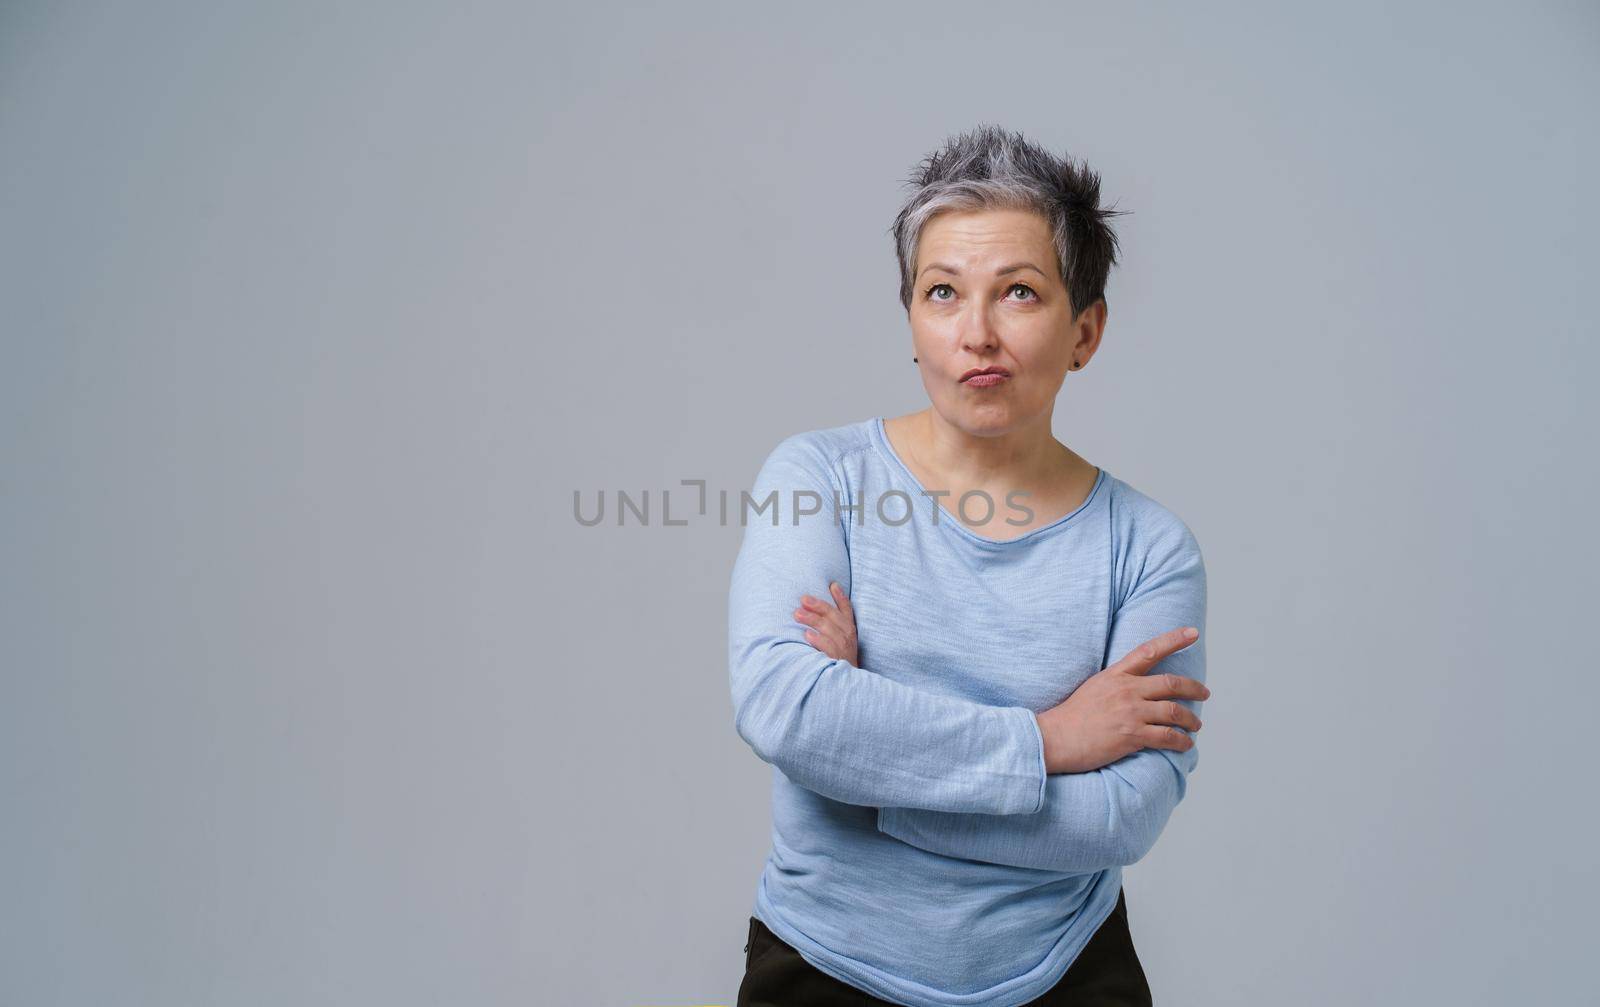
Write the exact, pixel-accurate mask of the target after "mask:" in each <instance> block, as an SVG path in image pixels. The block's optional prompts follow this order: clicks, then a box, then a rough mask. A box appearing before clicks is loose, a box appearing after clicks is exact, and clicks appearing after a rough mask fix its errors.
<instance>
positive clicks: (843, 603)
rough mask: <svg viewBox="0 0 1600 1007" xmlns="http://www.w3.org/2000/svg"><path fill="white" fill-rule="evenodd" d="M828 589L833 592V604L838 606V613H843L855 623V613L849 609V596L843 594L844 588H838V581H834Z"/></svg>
mask: <svg viewBox="0 0 1600 1007" xmlns="http://www.w3.org/2000/svg"><path fill="white" fill-rule="evenodd" d="M828 589H829V590H830V591H832V592H833V603H834V604H835V605H838V606H839V611H841V612H843V613H844V614H845V616H846V618H848V619H849V620H850V621H851V622H855V621H856V612H855V609H853V608H851V607H850V596H849V595H847V594H845V593H844V588H842V587H840V586H839V582H838V581H834V582H833V583H832V584H830V585H828Z"/></svg>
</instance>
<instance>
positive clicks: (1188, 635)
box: [1183, 626, 1200, 640]
mask: <svg viewBox="0 0 1600 1007" xmlns="http://www.w3.org/2000/svg"><path fill="white" fill-rule="evenodd" d="M1199 635H1200V631H1199V630H1198V629H1195V628H1194V627H1193V626H1190V627H1189V628H1188V629H1186V630H1184V631H1183V638H1184V639H1185V640H1193V639H1194V638H1195V637H1197V636H1199Z"/></svg>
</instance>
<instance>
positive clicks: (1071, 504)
mask: <svg viewBox="0 0 1600 1007" xmlns="http://www.w3.org/2000/svg"><path fill="white" fill-rule="evenodd" d="M912 185H913V187H914V190H915V191H914V192H913V193H912V195H911V197H910V199H909V200H908V202H907V204H906V205H905V207H904V208H903V209H902V210H901V212H900V214H899V216H898V218H897V219H896V222H895V227H894V233H895V239H896V248H897V252H898V255H899V259H900V268H901V285H900V297H901V301H902V303H903V304H904V305H905V307H906V311H907V317H908V320H909V322H910V326H911V336H912V344H913V348H914V356H913V360H914V361H915V362H916V363H917V365H918V367H919V369H920V371H921V375H922V383H923V387H924V388H925V389H926V390H927V392H928V397H929V400H930V405H929V407H928V408H926V409H923V410H921V411H919V412H915V413H911V414H908V415H905V416H898V417H894V418H892V419H886V418H883V417H873V418H872V419H869V420H865V421H862V422H858V423H852V424H848V425H846V426H840V427H833V428H827V429H820V430H813V431H808V432H805V433H800V434H795V435H793V436H791V437H788V438H786V439H785V440H784V441H783V442H782V443H780V444H779V445H778V446H777V447H776V448H775V449H774V450H773V451H772V453H771V454H770V455H769V456H768V457H767V459H766V461H765V463H764V464H763V466H762V468H761V471H760V473H759V474H758V476H757V477H756V483H755V487H754V490H753V492H752V493H751V496H750V498H749V501H750V505H751V506H754V507H755V508H756V509H755V511H754V514H755V516H754V518H753V519H751V518H750V517H749V513H750V510H749V507H747V506H744V505H743V504H742V512H741V521H742V522H745V523H746V530H745V533H744V540H743V543H742V544H741V546H740V550H739V555H738V559H737V560H736V562H735V564H734V569H733V576H732V584H731V590H730V595H729V671H730V680H731V685H732V694H733V702H734V711H735V724H736V727H737V730H738V732H739V734H740V736H741V737H742V738H744V739H745V741H746V742H748V743H749V744H750V745H751V747H752V748H753V749H754V750H755V752H756V753H757V754H758V755H759V756H760V757H761V758H762V759H764V760H765V761H767V762H769V763H771V764H772V765H773V767H774V768H775V770H777V771H776V772H774V773H773V801H772V813H773V828H772V848H771V852H770V853H769V855H768V857H767V860H766V863H765V864H764V866H763V870H762V874H761V877H760V880H759V884H758V886H757V891H756V898H755V902H754V905H753V915H752V916H751V918H750V929H749V938H750V939H749V941H748V942H747V944H746V961H745V976H744V981H743V983H742V984H741V986H740V989H739V995H738V1003H739V1004H741V1005H756V1004H762V1005H775V1004H811V1005H815V1004H881V1003H885V1002H887V1003H894V1004H908V1005H914V1007H949V1005H957V1004H960V1005H976V1004H985V1005H995V1007H1013V1005H1019V1004H1030V1003H1031V1004H1074V1005H1081V1004H1148V1003H1150V990H1149V986H1148V985H1147V984H1146V982H1145V977H1144V972H1143V969H1142V968H1141V966H1140V964H1139V960H1138V957H1137V955H1136V954H1135V953H1134V948H1133V944H1132V940H1131V939H1130V937H1129V930H1128V922H1127V915H1126V907H1125V901H1124V898H1123V894H1122V868H1123V867H1125V866H1127V865H1129V864H1132V863H1134V862H1136V861H1138V860H1139V859H1140V858H1141V857H1143V856H1144V855H1145V853H1146V852H1147V851H1148V850H1149V849H1150V847H1151V845H1152V844H1153V843H1154V842H1155V840H1156V837H1157V836H1158V835H1159V834H1160V832H1161V830H1162V828H1163V827H1164V826H1165V824H1166V822H1167V819H1168V817H1169V816H1170V815H1171V813H1172V810H1173V808H1174V807H1175V806H1176V805H1177V804H1178V802H1179V801H1180V800H1181V799H1182V797H1183V795H1184V790H1185V786H1186V780H1187V777H1188V774H1189V773H1190V772H1191V771H1192V770H1193V769H1194V767H1195V763H1196V760H1197V758H1198V753H1197V752H1196V750H1195V748H1194V737H1193V734H1192V732H1195V731H1198V730H1199V729H1200V719H1199V717H1198V716H1197V715H1196V713H1197V711H1198V709H1199V703H1200V701H1201V700H1203V699H1205V698H1206V697H1207V696H1209V695H1210V693H1209V692H1208V691H1207V689H1206V687H1205V685H1204V684H1203V683H1204V679H1205V658H1204V650H1203V646H1202V643H1201V642H1200V641H1199V640H1198V639H1196V638H1197V637H1198V636H1199V633H1200V631H1201V630H1203V628H1204V622H1205V598H1206V591H1205V568H1204V565H1203V563H1202V560H1201V556H1200V551H1199V547H1198V545H1197V543H1196V542H1195V538H1194V536H1193V534H1191V532H1190V530H1189V528H1188V527H1187V526H1186V525H1185V524H1184V523H1183V522H1182V521H1181V520H1180V519H1178V518H1177V517H1176V516H1175V515H1174V514H1173V513H1172V512H1170V511H1168V510H1167V509H1165V508H1164V507H1163V506H1161V505H1160V504H1158V503H1156V502H1155V501H1154V500H1153V499H1151V498H1150V497H1148V496H1145V495H1144V494H1142V493H1140V492H1139V491H1137V490H1135V489H1133V488H1132V487H1131V486H1129V485H1128V484H1126V483H1124V482H1122V481H1121V480H1120V479H1117V478H1116V477H1115V476H1113V475H1111V474H1110V473H1109V472H1107V471H1105V470H1104V469H1102V468H1099V467H1097V466H1095V465H1093V464H1091V463H1090V462H1088V461H1086V460H1085V459H1084V458H1082V457H1081V456H1079V455H1078V454H1076V453H1075V452H1073V451H1072V450H1071V449H1070V448H1068V447H1067V446H1066V445H1064V444H1062V443H1060V442H1059V441H1057V440H1056V439H1055V438H1054V436H1053V435H1052V432H1051V413H1052V410H1053V408H1054V404H1055V398H1056V394H1057V392H1058V390H1059V389H1060V387H1061V384H1062V381H1063V380H1064V378H1065V376H1066V374H1067V373H1068V372H1069V371H1077V370H1081V369H1082V367H1083V366H1084V365H1085V364H1087V363H1088V361H1089V360H1090V358H1091V357H1092V356H1093V355H1094V352H1095V350H1096V348H1097V347H1098V346H1099V343H1100V336H1101V333H1102V332H1103V330H1104V327H1105V319H1106V310H1107V309H1106V303H1105V298H1104V286H1105V280H1106V276H1107V274H1108V272H1109V271H1110V268H1111V266H1112V265H1113V264H1114V263H1115V261H1116V252H1117V245H1116V237H1115V235H1114V234H1113V232H1112V231H1111V229H1110V227H1109V225H1108V223H1107V221H1108V219H1109V218H1110V216H1112V215H1113V213H1114V211H1108V210H1102V209H1101V208H1100V207H1099V179H1098V177H1097V176H1096V175H1095V174H1094V173H1093V172H1091V171H1090V170H1089V169H1088V167H1087V166H1080V165H1075V164H1074V163H1073V162H1072V161H1071V159H1070V158H1068V159H1057V158H1056V157H1054V156H1053V155H1051V154H1050V153H1048V152H1047V151H1045V150H1043V149H1041V148H1039V147H1038V146H1035V145H1034V144H1032V143H1029V142H1028V141H1026V140H1025V139H1023V138H1022V137H1021V136H1019V135H1016V134H1012V133H1007V132H1005V131H1003V130H1000V129H997V128H994V127H987V126H985V127H979V128H978V129H976V130H973V131H971V132H969V133H966V134H964V135H961V136H958V137H956V138H954V139H952V140H951V141H950V142H949V143H948V144H947V145H946V146H945V147H944V148H943V149H942V150H941V151H939V152H937V153H935V154H934V155H933V156H931V157H929V158H928V159H927V160H926V161H925V162H924V163H923V165H922V166H920V168H919V170H918V173H917V175H916V176H915V178H914V179H913V181H912ZM774 504H775V505H776V506H775V507H774V506H773V505H774ZM768 507H771V508H772V509H771V511H770V514H769V513H768V510H767V508H768Z"/></svg>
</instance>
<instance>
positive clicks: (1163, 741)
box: [1139, 724, 1194, 752]
mask: <svg viewBox="0 0 1600 1007" xmlns="http://www.w3.org/2000/svg"><path fill="white" fill-rule="evenodd" d="M1139 736H1140V738H1141V739H1142V740H1143V741H1144V745H1145V747H1146V748H1165V749H1168V750H1170V751H1173V752H1187V751H1188V750H1189V749H1191V748H1193V747H1194V739H1193V738H1191V737H1189V735H1187V734H1184V733H1183V732H1182V731H1180V730H1178V729H1177V728H1176V727H1157V726H1156V725H1154V724H1152V725H1149V726H1147V727H1145V728H1143V729H1142V730H1140V732H1139Z"/></svg>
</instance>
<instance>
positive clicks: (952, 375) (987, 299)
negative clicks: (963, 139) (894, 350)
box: [909, 210, 1105, 435]
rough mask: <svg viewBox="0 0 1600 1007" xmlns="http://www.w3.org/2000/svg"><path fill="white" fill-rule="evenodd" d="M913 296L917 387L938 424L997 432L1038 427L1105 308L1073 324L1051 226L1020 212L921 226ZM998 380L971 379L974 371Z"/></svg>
mask: <svg viewBox="0 0 1600 1007" xmlns="http://www.w3.org/2000/svg"><path fill="white" fill-rule="evenodd" d="M911 289H912V294H911V310H910V315H909V318H910V322H911V339H912V343H913V346H914V347H915V351H916V352H915V355H916V357H917V361H918V366H919V367H920V368H921V371H922V383H923V386H924V387H925V388H926V389H927V391H928V397H929V399H930V400H932V403H933V408H934V410H935V411H936V412H938V413H939V415H940V416H941V417H943V418H944V420H945V421H947V422H949V423H950V424H952V425H954V426H956V427H959V428H961V429H963V430H966V431H967V432H969V433H975V434H990V435H994V434H1001V433H1005V432H1007V431H1009V430H1012V429H1015V428H1017V427H1019V426H1022V425H1025V424H1031V423H1034V422H1036V421H1040V420H1042V421H1043V422H1044V423H1045V427H1046V429H1048V425H1049V418H1050V413H1051V411H1052V410H1053V408H1054V406H1055V398H1056V393H1057V392H1058V391H1059V390H1060V388H1061V382H1062V380H1063V379H1064V378H1065V377H1066V373H1067V370H1068V369H1069V368H1070V367H1071V366H1072V361H1073V353H1074V351H1076V352H1077V359H1078V360H1079V361H1080V362H1081V363H1087V362H1088V359H1089V357H1090V356H1091V355H1092V354H1093V353H1094V350H1095V347H1096V346H1097V345H1098V344H1099V339H1100V332H1101V329H1102V328H1103V326H1104V320H1105V304H1104V302H1103V301H1097V302H1095V304H1094V305H1093V306H1091V308H1090V310H1087V311H1084V312H1083V313H1082V314H1081V315H1080V316H1079V317H1078V318H1076V319H1074V318H1073V316H1072V308H1071V305H1070V304H1069V303H1068V297H1067V288H1066V285H1065V284H1064V283H1063V282H1062V280H1061V271H1060V268H1059V267H1058V266H1057V264H1056V251H1055V242H1054V241H1053V240H1052V237H1051V233H1050V226H1049V224H1048V223H1047V222H1046V221H1045V219H1044V218H1043V217H1042V216H1040V215H1039V214H1036V213H1032V212H1029V211H1026V210H974V211H960V212H946V213H941V214H939V215H938V216H936V217H934V218H933V219H932V220H930V221H929V222H928V223H927V224H925V225H923V228H922V235H921V240H920V243H919V247H918V249H917V262H916V273H915V282H914V283H913V284H912V288H911ZM991 366H993V367H1001V368H1004V369H1005V371H1006V372H1007V373H1006V375H1005V376H1002V377H998V378H993V377H980V378H976V379H973V378H969V379H967V380H965V381H963V380H962V375H964V374H966V373H967V372H968V371H971V370H973V369H976V368H986V367H991Z"/></svg>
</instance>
